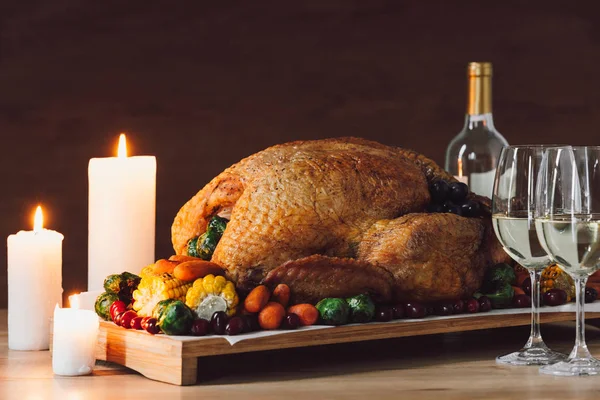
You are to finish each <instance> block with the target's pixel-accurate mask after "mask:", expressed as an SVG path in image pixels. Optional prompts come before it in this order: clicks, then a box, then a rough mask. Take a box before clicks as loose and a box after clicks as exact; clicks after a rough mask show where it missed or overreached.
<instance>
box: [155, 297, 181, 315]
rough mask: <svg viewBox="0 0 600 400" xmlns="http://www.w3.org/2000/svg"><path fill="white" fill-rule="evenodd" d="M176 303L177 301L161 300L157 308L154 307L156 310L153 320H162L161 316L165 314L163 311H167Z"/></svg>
mask: <svg viewBox="0 0 600 400" xmlns="http://www.w3.org/2000/svg"><path fill="white" fill-rule="evenodd" d="M174 301H177V300H175V299H166V300H161V301H159V302H158V303H156V306H154V309H153V310H152V318H156V319H157V320H158V319H160V316H161V314H162V313H163V311H165V308H166V307H167V306H168V305H169V304H171V303H172V302H174Z"/></svg>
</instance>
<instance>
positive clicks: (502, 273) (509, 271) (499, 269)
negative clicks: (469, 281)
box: [481, 263, 516, 294]
mask: <svg viewBox="0 0 600 400" xmlns="http://www.w3.org/2000/svg"><path fill="white" fill-rule="evenodd" d="M515 280H516V275H515V270H514V269H513V268H512V267H511V266H510V265H508V264H505V263H500V264H496V265H494V266H493V267H491V268H488V270H487V271H486V272H485V275H484V277H483V283H482V285H481V292H482V293H485V294H487V293H493V292H495V291H497V289H498V287H500V286H502V284H504V283H508V284H512V283H513V282H514V281H515Z"/></svg>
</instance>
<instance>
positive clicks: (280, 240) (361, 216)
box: [172, 138, 506, 303]
mask: <svg viewBox="0 0 600 400" xmlns="http://www.w3.org/2000/svg"><path fill="white" fill-rule="evenodd" d="M436 179H443V180H448V181H452V180H454V178H452V177H451V176H450V175H449V174H448V173H447V172H445V171H444V170H443V169H441V168H440V167H438V166H437V165H436V164H435V163H434V162H433V161H431V160H429V159H427V158H425V157H424V156H422V155H420V154H418V153H415V152H412V151H409V150H404V149H400V148H395V147H389V146H385V145H382V144H379V143H376V142H372V141H367V140H364V139H358V138H339V139H326V140H314V141H299V142H291V143H286V144H281V145H277V146H273V147H270V148H268V149H266V150H263V151H261V152H258V153H256V154H254V155H252V156H250V157H247V158H245V159H243V160H242V161H240V162H239V163H237V164H234V165H233V166H231V167H230V168H228V169H226V170H225V171H223V172H222V173H221V174H220V175H218V176H217V177H216V178H214V179H213V180H212V181H211V182H210V183H208V184H207V185H206V186H205V187H204V188H203V189H202V190H200V191H199V192H198V193H197V194H196V195H195V196H194V197H193V198H192V199H191V200H189V201H188V202H187V203H186V204H185V205H184V206H183V207H182V208H181V210H180V211H179V213H178V214H177V216H176V217H175V221H174V223H173V226H172V240H173V246H174V249H175V252H176V253H177V254H186V252H187V243H188V241H189V240H190V239H192V238H194V237H197V236H199V235H200V234H202V233H203V232H204V231H205V230H206V227H207V223H208V221H209V220H210V218H211V217H212V216H214V215H219V216H222V217H226V218H228V219H230V222H229V223H228V225H227V228H226V230H225V232H224V234H223V236H222V238H221V240H220V241H219V243H218V245H217V247H216V249H215V251H214V254H213V256H212V261H213V262H215V263H217V264H219V265H221V266H222V267H223V268H225V269H226V271H227V274H228V276H229V278H230V279H232V280H233V281H235V282H236V285H237V287H238V288H240V289H242V290H244V289H246V290H248V289H250V288H252V287H253V286H255V285H257V284H260V283H265V284H267V285H276V284H278V283H286V284H288V285H289V286H290V288H291V290H292V294H293V299H292V300H293V301H294V302H311V303H314V302H316V301H318V300H320V299H321V298H324V297H345V296H351V295H354V294H358V293H364V292H367V293H370V294H371V295H372V296H373V297H374V298H375V299H376V300H378V301H380V302H389V301H392V300H394V301H403V300H419V301H435V300H442V299H456V298H461V297H465V296H470V295H471V294H473V292H475V291H476V290H477V289H478V288H479V286H480V284H481V280H482V277H483V274H484V271H485V268H486V266H488V265H490V264H492V263H495V262H500V261H504V260H506V254H505V253H504V252H503V251H502V249H501V247H500V245H499V244H498V243H497V242H496V239H495V236H494V234H493V232H492V231H491V223H490V222H491V221H490V217H489V200H487V199H485V198H477V200H478V201H480V202H481V203H482V207H483V208H484V209H487V211H488V213H487V214H485V213H484V215H483V216H482V217H478V218H465V217H461V216H457V215H454V214H446V213H437V214H430V213H427V212H426V211H425V210H426V208H427V206H428V204H429V203H430V201H431V200H430V194H429V183H430V182H432V181H434V180H436ZM470 196H471V197H472V198H476V196H475V195H473V194H470Z"/></svg>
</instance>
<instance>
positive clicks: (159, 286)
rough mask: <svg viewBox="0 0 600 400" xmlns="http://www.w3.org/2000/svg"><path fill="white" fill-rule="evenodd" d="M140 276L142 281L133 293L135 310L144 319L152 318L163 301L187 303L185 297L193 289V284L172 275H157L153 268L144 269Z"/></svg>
mask: <svg viewBox="0 0 600 400" xmlns="http://www.w3.org/2000/svg"><path fill="white" fill-rule="evenodd" d="M140 276H141V277H142V280H141V281H140V284H139V285H138V288H137V290H135V291H134V292H133V300H134V303H133V309H134V310H135V311H137V313H138V315H140V316H142V317H149V316H151V315H152V310H153V309H154V307H155V306H156V304H157V303H158V302H159V301H161V300H166V299H177V300H181V301H185V295H186V294H187V291H188V289H190V288H191V287H192V282H185V281H182V280H179V279H176V278H174V277H173V276H172V275H170V274H161V275H158V274H155V273H154V272H152V267H146V268H144V269H143V270H142V272H141V274H140Z"/></svg>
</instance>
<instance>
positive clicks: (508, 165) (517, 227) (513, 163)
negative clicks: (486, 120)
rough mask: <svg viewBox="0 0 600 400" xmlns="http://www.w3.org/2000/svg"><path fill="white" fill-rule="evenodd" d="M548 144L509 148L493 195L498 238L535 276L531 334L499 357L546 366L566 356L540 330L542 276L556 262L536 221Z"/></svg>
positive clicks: (507, 361) (503, 154) (502, 360)
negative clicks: (550, 345)
mask: <svg viewBox="0 0 600 400" xmlns="http://www.w3.org/2000/svg"><path fill="white" fill-rule="evenodd" d="M545 149H546V147H545V146H509V147H505V148H504V149H503V150H502V152H501V154H500V160H499V162H498V168H497V172H496V179H495V181H494V192H493V198H492V223H493V226H494V232H495V233H496V237H498V240H499V241H500V243H501V244H502V246H503V247H504V250H505V251H506V252H507V253H508V255H510V256H511V258H512V259H513V260H515V261H517V262H518V263H519V264H521V265H522V266H523V267H525V268H527V270H528V271H529V275H530V277H531V333H530V335H529V340H528V341H527V343H526V344H525V346H523V348H522V349H521V350H519V351H516V352H513V353H510V354H506V355H503V356H499V357H497V358H496V362H497V363H499V364H508V365H546V364H551V363H554V362H557V361H560V360H563V359H565V358H566V356H565V355H564V354H561V353H557V352H555V351H552V350H550V349H549V348H548V346H546V344H545V343H544V341H543V339H542V335H541V333H540V316H539V306H540V275H541V272H542V270H543V269H544V268H545V267H547V266H548V265H550V264H551V263H552V261H551V260H550V257H549V255H548V253H547V252H546V250H545V249H544V248H543V247H542V244H541V243H540V241H539V239H538V236H537V233H536V229H535V221H534V211H535V208H534V206H535V182H536V179H537V176H538V170H539V168H540V166H541V163H542V159H543V154H544V150H545Z"/></svg>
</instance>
